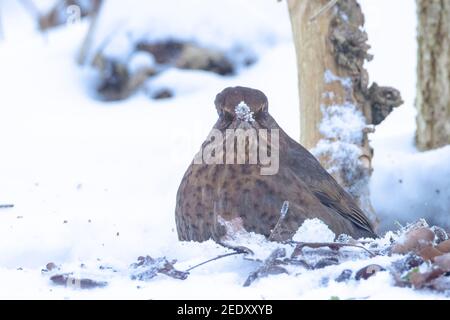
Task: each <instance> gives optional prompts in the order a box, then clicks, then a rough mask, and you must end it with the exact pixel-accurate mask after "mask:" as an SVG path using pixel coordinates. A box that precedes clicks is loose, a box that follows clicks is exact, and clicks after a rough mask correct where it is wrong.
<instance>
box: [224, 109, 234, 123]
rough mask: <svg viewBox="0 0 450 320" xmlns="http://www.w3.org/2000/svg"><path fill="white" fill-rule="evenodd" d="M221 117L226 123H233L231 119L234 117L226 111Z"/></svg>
mask: <svg viewBox="0 0 450 320" xmlns="http://www.w3.org/2000/svg"><path fill="white" fill-rule="evenodd" d="M223 117H224V119H225V120H226V121H233V119H234V116H233V115H232V114H231V113H229V112H227V111H225V112H224V113H223Z"/></svg>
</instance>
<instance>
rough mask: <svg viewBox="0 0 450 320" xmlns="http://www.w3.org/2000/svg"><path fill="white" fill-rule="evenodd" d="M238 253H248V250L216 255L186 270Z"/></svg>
mask: <svg viewBox="0 0 450 320" xmlns="http://www.w3.org/2000/svg"><path fill="white" fill-rule="evenodd" d="M238 254H246V252H243V251H236V252H230V253H226V254H222V255H220V256H217V257H215V258H212V259H209V260H207V261H204V262H202V263H199V264H197V265H195V266H193V267H190V268H189V269H187V270H186V271H185V272H189V271H191V270H193V269H195V268H198V267H200V266H202V265H204V264H207V263H209V262H212V261H216V260H219V259H222V258H226V257H229V256H235V255H238Z"/></svg>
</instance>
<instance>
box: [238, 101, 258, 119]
mask: <svg viewBox="0 0 450 320" xmlns="http://www.w3.org/2000/svg"><path fill="white" fill-rule="evenodd" d="M234 112H235V113H236V116H237V117H238V119H240V120H243V121H246V122H254V121H255V119H254V118H253V112H251V111H250V107H249V106H248V105H247V104H246V103H245V102H244V101H241V102H239V104H238V105H237V106H236V108H235V109H234Z"/></svg>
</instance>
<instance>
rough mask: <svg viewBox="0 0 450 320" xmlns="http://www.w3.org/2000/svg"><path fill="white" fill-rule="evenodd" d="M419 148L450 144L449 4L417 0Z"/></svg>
mask: <svg viewBox="0 0 450 320" xmlns="http://www.w3.org/2000/svg"><path fill="white" fill-rule="evenodd" d="M417 10H418V18H419V28H418V44H419V54H418V57H419V61H418V68H417V73H418V82H417V99H416V106H417V110H418V116H417V134H416V141H417V146H418V147H419V148H420V149H422V150H429V149H434V148H439V147H442V146H444V145H447V144H450V1H448V0H417Z"/></svg>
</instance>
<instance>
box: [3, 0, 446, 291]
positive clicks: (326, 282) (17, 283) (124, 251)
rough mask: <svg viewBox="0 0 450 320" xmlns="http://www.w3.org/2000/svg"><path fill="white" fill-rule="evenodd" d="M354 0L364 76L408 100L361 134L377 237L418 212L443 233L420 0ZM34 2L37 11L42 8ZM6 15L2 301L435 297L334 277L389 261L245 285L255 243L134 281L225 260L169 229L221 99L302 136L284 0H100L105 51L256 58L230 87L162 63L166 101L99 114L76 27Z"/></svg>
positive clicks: (312, 225)
mask: <svg viewBox="0 0 450 320" xmlns="http://www.w3.org/2000/svg"><path fill="white" fill-rule="evenodd" d="M361 2H362V5H363V10H365V11H366V12H367V27H366V29H367V31H368V33H369V38H370V42H371V44H372V45H373V50H372V53H374V54H375V60H374V62H371V63H370V64H368V68H369V72H370V74H371V77H372V78H373V80H376V81H377V82H378V83H380V84H383V85H384V84H386V85H393V86H395V87H397V88H399V89H400V90H401V92H402V94H403V96H404V100H405V105H404V106H402V107H400V108H398V109H397V110H395V111H394V112H393V114H392V115H391V116H390V117H389V118H388V119H387V120H386V121H385V122H384V123H383V124H381V125H380V126H379V127H377V132H376V133H375V134H373V135H372V136H371V140H372V145H373V147H374V149H375V158H374V168H375V171H374V174H373V177H372V180H371V194H372V202H373V204H374V206H375V208H376V210H377V212H379V214H380V217H381V218H382V221H383V227H384V229H394V221H397V220H398V221H400V222H401V223H402V224H404V223H405V222H406V221H414V220H416V219H417V218H420V217H426V218H430V217H431V218H435V219H436V217H439V218H438V219H437V220H439V222H440V223H442V224H447V225H450V221H449V216H448V213H450V193H449V190H450V185H449V183H450V182H449V180H448V179H446V177H448V176H449V174H450V172H449V171H450V169H449V168H448V161H446V159H450V147H446V148H442V149H439V150H435V151H432V152H426V153H419V152H417V151H416V150H415V148H414V146H413V138H414V129H415V122H414V116H415V113H414V107H413V106H414V92H415V86H414V78H415V73H414V72H415V60H414V59H415V55H414V54H411V52H416V51H415V34H414V32H415V7H414V2H412V1H410V0H398V1H395V4H393V3H392V1H387V0H380V1H376V3H374V1H369V0H364V1H361ZM37 3H39V4H40V5H42V8H43V7H47V6H48V3H49V1H43V2H41V1H37ZM1 5H2V13H3V12H5V11H7V10H10V11H8V12H10V13H11V14H3V15H2V18H4V19H3V20H2V24H3V36H4V40H0V69H1V70H2V72H1V73H0V87H1V88H2V90H1V94H0V119H2V124H1V126H0V148H1V150H2V157H1V159H0V177H1V179H0V204H9V203H12V204H14V205H15V206H14V208H9V209H0V283H2V285H1V288H0V298H7V299H14V298H26V299H100V298H102V299H116V298H125V299H170V298H171V299H183V298H189V299H196V298H207V299H293V298H295V299H299V298H301V299H330V298H331V297H339V298H340V299H348V298H360V299H366V298H370V299H393V298H395V299H440V298H444V296H442V295H436V294H432V293H430V292H427V291H414V290H412V289H408V288H397V287H394V286H393V285H392V281H393V280H392V278H391V276H390V275H389V273H388V272H386V271H384V272H379V273H377V274H376V275H375V276H373V277H371V278H369V279H368V280H363V281H356V280H350V281H349V282H342V283H338V282H336V281H334V280H333V279H335V278H336V277H337V276H339V274H340V273H341V272H342V271H343V270H344V269H350V270H353V271H356V270H358V269H360V268H362V267H365V266H367V265H368V264H372V263H374V264H379V265H381V266H387V265H388V264H389V263H391V262H392V261H394V260H395V259H398V257H396V256H394V257H387V256H379V257H375V258H369V257H365V256H361V258H360V259H355V260H352V259H350V260H348V261H345V262H344V263H342V264H340V265H338V266H329V267H326V268H323V269H319V270H313V271H304V270H303V271H301V272H300V274H299V275H297V276H292V275H273V276H270V277H267V278H262V279H259V280H257V281H255V282H254V283H253V284H252V285H251V286H250V287H248V288H243V287H242V284H243V283H244V282H245V279H246V278H247V276H248V275H249V273H251V272H253V271H254V270H255V268H256V267H257V266H258V262H257V261H255V258H256V257H258V259H259V258H262V257H263V256H267V254H268V251H270V250H269V249H272V247H270V246H269V245H266V244H267V242H265V241H263V239H262V238H261V237H260V236H258V235H255V234H253V235H250V239H248V241H247V245H248V246H252V247H253V248H256V249H254V250H255V251H256V252H258V247H255V243H258V241H259V243H264V245H263V246H260V247H259V248H264V249H266V250H268V251H265V252H259V253H257V254H256V256H255V257H253V259H245V258H243V256H242V255H235V256H230V257H227V258H223V259H220V260H217V261H214V262H211V263H209V264H206V265H204V266H202V267H199V268H197V269H195V270H193V271H192V272H191V274H190V275H189V277H188V278H187V279H186V280H184V281H181V280H176V279H172V278H170V277H167V276H165V275H158V276H157V277H155V278H154V279H152V280H150V281H148V282H142V281H133V280H131V279H130V276H131V274H132V272H131V271H130V265H131V264H132V263H134V262H136V259H137V257H139V256H146V255H150V256H151V257H153V258H158V257H164V256H165V257H167V259H168V260H172V259H177V260H178V262H177V263H176V264H175V267H176V268H177V269H178V270H186V269H188V268H189V267H191V266H194V265H196V264H198V263H201V262H203V261H206V260H208V259H211V258H214V257H216V256H218V255H221V254H225V253H228V252H230V251H229V250H227V249H225V248H223V247H221V246H219V245H217V244H216V243H214V242H213V241H207V242H204V243H193V242H179V241H178V239H177V235H176V230H175V221H174V207H175V196H176V191H177V188H178V185H179V183H180V181H181V178H182V176H183V174H184V172H185V170H186V168H187V166H188V165H189V163H190V161H191V160H192V157H193V156H194V155H195V153H196V152H197V151H198V148H199V146H200V145H201V143H202V142H203V141H204V139H205V137H206V136H207V135H208V133H209V131H210V129H211V127H212V126H213V125H214V123H215V121H216V120H217V114H216V111H215V109H214V106H213V101H214V97H215V95H216V94H217V93H218V92H220V91H221V90H222V89H223V88H225V87H227V86H236V85H241V86H250V87H254V88H258V89H260V90H262V91H263V92H264V93H265V94H266V95H267V96H268V97H269V103H270V105H269V110H270V113H271V114H272V116H274V118H275V119H276V120H277V122H278V123H279V124H280V126H281V127H282V128H283V129H284V130H285V131H286V132H287V133H288V134H289V135H290V136H291V137H293V138H294V139H297V137H298V136H299V128H298V118H299V115H298V108H297V105H298V95H297V75H296V68H295V67H294V66H295V52H294V46H293V43H292V39H291V30H290V25H289V17H288V15H287V10H286V3H283V2H282V3H277V2H276V1H273V0H264V1H263V0H252V1H250V0H249V1H245V2H242V1H238V0H230V1H226V2H224V1H211V0H203V1H201V0H190V1H185V0H170V1H167V0H164V1H163V0H154V1H152V5H151V6H148V7H143V6H142V1H137V0H129V1H127V10H126V12H124V10H123V9H122V5H123V3H122V1H118V0H110V1H108V4H107V6H105V8H104V13H105V16H104V18H102V22H101V25H100V30H99V32H98V34H97V35H96V37H97V39H96V43H101V42H102V41H103V40H104V39H105V38H106V37H108V35H109V34H110V32H111V31H110V30H116V31H115V33H116V36H114V37H113V40H112V41H111V42H110V43H109V44H108V48H107V52H108V53H110V54H111V55H116V56H118V57H120V58H126V57H128V54H129V52H130V44H131V43H132V41H131V40H133V39H140V38H142V37H146V38H148V39H165V38H167V37H171V38H177V39H182V40H193V41H195V42H197V43H198V44H200V45H204V46H207V47H210V48H214V49H221V50H225V51H226V52H227V54H229V55H231V56H233V57H235V59H238V58H239V57H241V56H242V54H243V53H244V55H255V56H256V57H257V58H258V59H257V62H256V63H255V64H254V65H253V66H251V67H249V68H245V69H242V70H240V71H239V73H238V74H237V75H236V76H231V77H220V76H218V75H215V74H211V73H207V72H203V71H189V70H177V69H169V70H167V71H166V72H164V73H162V74H161V75H159V76H158V77H156V78H155V79H152V80H150V81H149V82H148V83H147V85H148V86H149V87H151V88H152V90H153V89H155V88H165V87H170V88H174V91H175V98H173V99H166V100H160V101H153V100H150V99H149V98H148V96H147V94H146V92H145V91H143V92H139V93H138V94H136V95H135V96H133V97H132V98H130V99H128V100H125V101H121V102H115V103H109V104H106V103H101V102H99V101H96V100H95V99H93V97H92V96H93V95H92V93H91V92H90V90H92V89H91V88H92V86H93V81H94V78H93V75H92V73H91V71H90V70H86V69H80V68H79V67H78V66H77V65H76V64H75V62H74V61H75V57H76V54H77V53H78V50H79V46H80V43H81V41H82V39H83V37H84V34H85V32H86V29H87V25H86V23H85V22H82V23H79V24H75V25H71V26H68V27H64V28H58V29H56V30H54V31H50V32H47V33H46V34H45V35H40V34H37V33H36V32H35V31H33V30H34V29H33V28H34V24H33V22H32V21H31V19H30V18H29V16H28V15H27V14H26V13H24V11H23V9H21V7H20V5H18V4H17V2H15V1H14V2H13V1H9V2H8V1H6V2H5V1H3V2H2V3H1ZM393 5H395V6H396V7H397V6H398V10H397V12H402V19H403V22H402V23H397V15H396V10H393V9H391V7H392V6H393ZM237 7H239V10H236V8H237ZM174 8H176V10H175V9H174ZM131 17H132V18H131ZM393 25H395V28H393V27H392V26H393ZM206 26H207V27H206ZM108 30H109V31H108ZM0 39H1V38H0ZM130 39H131V40H130ZM400 41H401V45H399V43H398V42H400ZM392 48H395V50H392ZM147 58H148V57H145V56H140V57H136V58H135V59H136V61H134V62H133V65H136V67H139V66H141V65H147V64H148V65H150V64H151V63H152V61H151V60H148V59H147ZM400 179H401V180H402V183H399V180H400ZM436 190H439V193H437V192H436ZM433 223H435V222H433ZM433 223H431V224H433ZM393 236H395V235H394V234H393V233H388V234H386V236H385V237H383V238H382V239H380V240H378V243H379V245H380V246H385V245H387V244H388V243H389V241H390V240H389V239H390V238H391V237H393ZM331 237H332V234H331V233H330V231H329V229H328V228H327V227H326V226H325V225H323V223H321V222H320V221H317V220H316V219H315V220H311V221H307V222H305V224H304V225H303V226H302V227H301V229H300V230H299V233H298V238H297V239H300V240H304V241H306V240H308V241H312V240H314V241H318V240H321V241H330V240H331ZM240 241H242V240H240ZM241 243H242V242H241ZM271 245H273V244H271ZM49 262H54V263H55V264H56V265H58V266H60V268H61V272H68V273H71V272H73V275H74V276H77V277H90V278H93V279H95V280H98V281H107V282H108V286H107V287H105V288H101V289H94V290H79V289H72V288H64V287H58V286H54V285H52V284H51V283H50V281H49V276H48V275H46V274H45V273H44V274H43V273H42V271H41V270H42V269H43V268H44V267H45V265H46V264H47V263H49ZM82 265H83V266H82ZM100 267H101V269H100ZM211 283H214V286H211Z"/></svg>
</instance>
